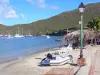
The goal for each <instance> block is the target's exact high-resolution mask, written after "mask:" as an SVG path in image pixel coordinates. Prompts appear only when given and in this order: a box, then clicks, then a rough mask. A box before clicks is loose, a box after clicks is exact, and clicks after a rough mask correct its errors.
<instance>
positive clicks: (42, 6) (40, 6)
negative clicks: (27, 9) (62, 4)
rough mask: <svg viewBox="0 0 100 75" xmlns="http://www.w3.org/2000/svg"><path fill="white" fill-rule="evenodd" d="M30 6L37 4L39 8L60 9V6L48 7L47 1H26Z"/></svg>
mask: <svg viewBox="0 0 100 75" xmlns="http://www.w3.org/2000/svg"><path fill="white" fill-rule="evenodd" d="M26 1H27V2H29V3H30V4H36V5H37V6H38V7H39V8H43V9H44V8H49V9H59V7H58V6H55V5H48V4H47V3H46V2H45V0H26Z"/></svg>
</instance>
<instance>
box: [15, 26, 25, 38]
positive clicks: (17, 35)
mask: <svg viewBox="0 0 100 75" xmlns="http://www.w3.org/2000/svg"><path fill="white" fill-rule="evenodd" d="M22 32H23V29H22ZM14 37H16V38H20V37H25V36H24V35H21V34H20V32H19V27H18V33H17V34H15V36H14Z"/></svg>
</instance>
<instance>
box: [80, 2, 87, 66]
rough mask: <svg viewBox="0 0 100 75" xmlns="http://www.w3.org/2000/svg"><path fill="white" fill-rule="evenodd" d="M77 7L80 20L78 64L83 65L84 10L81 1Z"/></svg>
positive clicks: (84, 62)
mask: <svg viewBox="0 0 100 75" xmlns="http://www.w3.org/2000/svg"><path fill="white" fill-rule="evenodd" d="M78 9H79V12H80V14H81V21H80V22H79V24H80V57H79V58H78V64H79V65H85V64H86V61H85V58H83V13H84V11H85V6H84V4H83V3H82V2H81V4H80V5H79V7H78Z"/></svg>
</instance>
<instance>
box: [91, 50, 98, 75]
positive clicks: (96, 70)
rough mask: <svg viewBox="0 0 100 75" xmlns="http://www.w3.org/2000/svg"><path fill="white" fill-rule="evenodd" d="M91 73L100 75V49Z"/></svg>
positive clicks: (93, 62)
mask: <svg viewBox="0 0 100 75" xmlns="http://www.w3.org/2000/svg"><path fill="white" fill-rule="evenodd" d="M89 75H100V50H97V51H96V53H95V54H94V57H93V59H92V64H91V68H90V72H89Z"/></svg>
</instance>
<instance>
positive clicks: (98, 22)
mask: <svg viewBox="0 0 100 75" xmlns="http://www.w3.org/2000/svg"><path fill="white" fill-rule="evenodd" d="M87 27H88V28H89V29H91V30H93V31H95V34H96V36H95V43H96V37H97V34H98V31H99V29H100V17H95V18H92V21H89V22H88V24H87Z"/></svg>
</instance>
